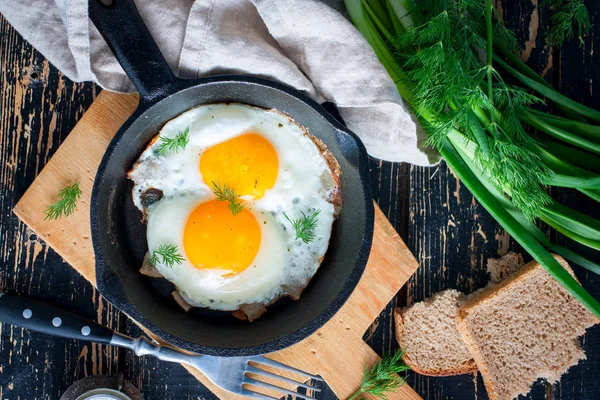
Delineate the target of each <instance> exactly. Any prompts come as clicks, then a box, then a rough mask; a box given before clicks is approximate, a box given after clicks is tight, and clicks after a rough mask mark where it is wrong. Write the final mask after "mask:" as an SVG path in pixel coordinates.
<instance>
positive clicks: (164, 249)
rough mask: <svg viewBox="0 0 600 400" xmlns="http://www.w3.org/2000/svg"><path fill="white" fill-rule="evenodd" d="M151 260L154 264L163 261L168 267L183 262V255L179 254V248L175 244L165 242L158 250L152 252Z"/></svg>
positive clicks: (151, 263)
mask: <svg viewBox="0 0 600 400" xmlns="http://www.w3.org/2000/svg"><path fill="white" fill-rule="evenodd" d="M149 261H150V265H152V266H156V264H158V263H162V264H165V265H166V266H167V267H173V265H175V264H181V262H182V261H183V256H182V255H181V254H179V249H178V248H177V246H175V245H174V244H163V245H160V246H159V248H158V250H154V251H153V252H152V255H150V260H149Z"/></svg>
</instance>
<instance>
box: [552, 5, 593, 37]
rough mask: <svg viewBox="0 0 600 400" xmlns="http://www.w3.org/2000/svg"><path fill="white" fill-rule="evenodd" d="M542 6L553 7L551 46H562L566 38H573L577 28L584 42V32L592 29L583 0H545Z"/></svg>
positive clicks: (578, 35)
mask: <svg viewBox="0 0 600 400" xmlns="http://www.w3.org/2000/svg"><path fill="white" fill-rule="evenodd" d="M541 7H542V8H551V9H552V10H553V14H552V16H551V17H550V22H551V23H552V26H551V27H550V30H549V31H548V42H549V43H550V45H551V46H560V45H561V44H562V43H563V42H564V41H565V40H566V39H569V40H570V39H572V38H573V37H574V36H575V30H577V37H578V38H579V40H580V41H581V42H582V43H583V34H584V33H585V32H587V31H589V30H590V26H591V23H590V14H589V13H588V10H587V8H586V7H585V4H584V2H583V0H545V1H544V2H543V3H542V5H541Z"/></svg>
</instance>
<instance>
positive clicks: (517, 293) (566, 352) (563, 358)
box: [456, 256, 599, 400]
mask: <svg viewBox="0 0 600 400" xmlns="http://www.w3.org/2000/svg"><path fill="white" fill-rule="evenodd" d="M555 257H556V259H557V260H558V262H559V263H560V264H561V265H562V266H563V267H564V268H565V269H566V270H567V271H569V273H571V274H573V271H572V270H571V269H570V268H569V265H568V264H567V262H566V261H565V260H564V259H562V258H560V257H558V256H555ZM456 321H457V326H458V331H459V332H460V334H461V336H462V338H463V340H464V342H465V343H466V345H467V347H468V349H469V351H470V352H471V354H472V355H473V358H474V359H475V362H476V363H477V366H478V367H479V371H480V372H481V374H482V376H483V380H484V382H485V386H486V388H487V391H488V395H489V397H490V399H491V400H505V399H506V400H508V399H513V398H516V397H518V396H519V395H520V394H526V393H527V392H529V390H530V388H531V385H532V384H533V383H534V382H535V381H537V380H538V378H544V379H547V380H548V381H550V382H555V381H558V380H559V379H560V377H561V375H562V374H564V373H565V372H566V371H567V370H568V369H569V368H570V367H571V366H573V365H575V364H577V363H578V362H579V360H582V359H585V353H584V351H583V349H582V348H581V346H580V344H579V339H578V338H579V336H581V335H583V334H584V333H585V330H586V329H587V328H589V327H590V326H592V325H594V324H596V323H598V322H599V321H598V319H597V318H596V317H595V316H594V315H593V314H592V313H591V312H589V311H588V310H587V309H586V308H585V307H584V306H583V305H582V304H581V303H579V301H577V300H576V299H575V298H574V297H573V296H571V295H570V294H569V293H568V292H567V291H566V289H564V288H563V287H562V286H561V285H560V284H559V283H558V282H557V281H556V280H554V278H552V277H551V276H550V275H549V274H548V273H547V272H546V271H545V270H544V269H543V268H542V267H541V266H540V265H539V264H538V263H536V262H531V263H529V264H527V265H525V266H524V267H523V268H522V269H521V270H520V271H519V272H518V273H516V274H514V275H512V276H511V277H509V278H508V279H506V280H505V281H503V282H502V283H500V284H498V285H493V286H491V287H489V288H488V289H487V290H485V291H484V292H483V293H481V294H480V295H479V296H476V297H474V298H471V299H469V300H467V301H466V302H465V303H464V304H463V305H462V306H461V307H460V310H459V312H458V316H457V320H456Z"/></svg>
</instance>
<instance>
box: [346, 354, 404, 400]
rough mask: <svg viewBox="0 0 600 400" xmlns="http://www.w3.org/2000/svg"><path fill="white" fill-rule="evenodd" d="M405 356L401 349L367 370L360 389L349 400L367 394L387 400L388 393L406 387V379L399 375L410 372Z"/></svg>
mask: <svg viewBox="0 0 600 400" xmlns="http://www.w3.org/2000/svg"><path fill="white" fill-rule="evenodd" d="M403 355H404V350H402V349H400V350H398V351H397V352H396V353H395V354H394V355H392V356H384V357H383V358H382V359H381V360H380V361H379V362H378V363H377V364H375V365H374V366H373V367H371V368H365V372H364V374H363V380H362V383H361V384H360V388H359V389H358V390H357V391H356V392H355V393H354V394H353V395H352V396H350V397H349V398H348V400H352V399H354V398H356V397H358V396H359V395H361V394H367V393H368V394H371V395H373V396H377V397H379V398H380V399H385V394H386V393H387V392H390V391H392V390H394V389H396V388H398V387H400V386H402V385H404V383H405V382H406V380H405V378H404V377H401V376H398V374H399V373H402V372H405V371H408V370H410V367H409V366H408V365H406V364H405V363H404V361H403V360H402V356H403Z"/></svg>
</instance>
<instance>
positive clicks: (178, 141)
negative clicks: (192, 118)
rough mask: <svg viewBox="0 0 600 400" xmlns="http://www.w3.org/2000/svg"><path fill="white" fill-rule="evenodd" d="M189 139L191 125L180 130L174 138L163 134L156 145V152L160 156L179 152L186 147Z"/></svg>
mask: <svg viewBox="0 0 600 400" xmlns="http://www.w3.org/2000/svg"><path fill="white" fill-rule="evenodd" d="M189 141H190V127H189V126H188V127H187V128H185V130H184V131H183V132H179V133H178V134H177V135H176V136H175V137H173V138H170V137H166V136H162V137H161V138H160V142H159V143H158V146H157V147H156V154H157V155H158V156H166V155H167V154H171V153H179V151H180V150H183V149H185V146H187V144H188V143H189Z"/></svg>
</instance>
